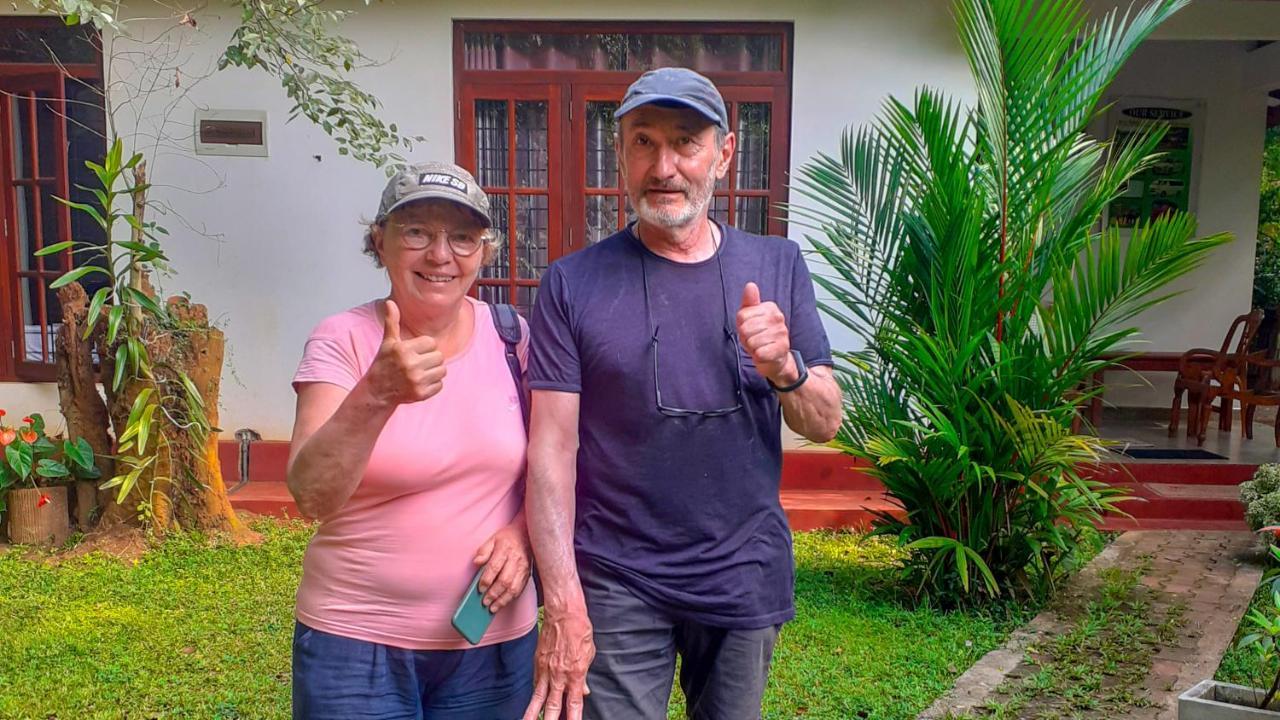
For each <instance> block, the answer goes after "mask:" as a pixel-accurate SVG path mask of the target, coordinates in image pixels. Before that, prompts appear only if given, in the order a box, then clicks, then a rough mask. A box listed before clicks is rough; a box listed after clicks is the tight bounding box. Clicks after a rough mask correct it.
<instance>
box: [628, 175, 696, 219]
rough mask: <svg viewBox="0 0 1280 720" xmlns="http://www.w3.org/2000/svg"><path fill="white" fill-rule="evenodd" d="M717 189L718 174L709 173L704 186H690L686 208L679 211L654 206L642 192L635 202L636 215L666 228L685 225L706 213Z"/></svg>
mask: <svg viewBox="0 0 1280 720" xmlns="http://www.w3.org/2000/svg"><path fill="white" fill-rule="evenodd" d="M715 189H716V176H715V173H711V174H709V175H707V181H706V183H705V184H704V185H703V186H702V187H700V188H690V189H689V190H688V191H686V194H685V197H686V198H688V202H687V203H686V204H685V207H684V210H682V211H679V212H677V211H672V210H667V209H664V208H656V207H652V206H651V205H649V201H648V197H647V196H646V195H645V194H643V193H641V195H640V198H639V200H638V201H637V202H636V203H635V207H636V216H637V217H639V218H640V219H641V220H643V221H645V222H646V223H647V224H649V225H657V226H658V227H664V228H679V227H684V226H686V225H688V224H689V223H691V222H693V221H694V220H697V219H698V218H699V217H701V216H703V215H705V214H706V212H707V208H708V206H710V205H711V196H712V194H714V193H715Z"/></svg>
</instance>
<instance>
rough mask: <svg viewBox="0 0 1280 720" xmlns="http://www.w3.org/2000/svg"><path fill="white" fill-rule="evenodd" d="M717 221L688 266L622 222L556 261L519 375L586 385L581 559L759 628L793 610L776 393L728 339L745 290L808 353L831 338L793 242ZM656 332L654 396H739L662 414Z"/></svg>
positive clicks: (575, 388) (723, 622)
mask: <svg viewBox="0 0 1280 720" xmlns="http://www.w3.org/2000/svg"><path fill="white" fill-rule="evenodd" d="M722 231H723V241H722V243H721V245H720V248H719V250H718V251H717V255H716V256H713V257H712V258H711V259H709V260H705V261H702V262H698V263H677V262H673V261H670V260H667V259H665V258H663V257H661V256H659V255H656V254H654V253H652V252H651V251H649V250H648V249H647V248H645V247H644V245H643V244H642V243H641V242H640V240H639V239H638V238H637V237H636V236H635V235H634V234H633V232H632V231H631V229H626V230H622V231H620V232H618V233H615V234H614V235H612V236H610V237H609V238H607V239H606V240H604V241H602V242H600V243H598V244H596V245H593V246H591V247H589V248H586V249H584V250H581V251H579V252H576V253H574V254H572V255H569V256H567V257H564V258H561V259H560V260H558V261H556V262H555V263H552V265H551V267H550V268H549V269H548V270H547V272H546V274H545V275H544V276H543V278H542V284H541V287H540V288H539V291H538V296H537V303H536V305H535V307H534V311H533V320H532V323H531V350H530V360H529V385H530V387H531V388H533V389H534V390H556V391H563V392H574V393H579V394H580V395H581V397H580V405H579V407H580V420H579V430H578V432H579V451H578V462H577V466H578V479H577V517H576V526H575V533H574V538H575V543H574V544H575V548H576V551H577V556H578V562H579V563H593V564H594V565H595V566H596V567H599V568H601V569H603V570H604V571H606V572H609V573H610V574H612V575H615V576H616V577H617V578H618V579H619V581H621V582H622V583H624V584H625V585H626V586H627V587H628V588H629V589H630V590H631V591H632V592H634V593H635V594H636V595H638V596H639V597H641V598H643V599H644V600H645V601H646V602H649V603H650V604H652V605H654V606H655V607H658V608H661V609H663V610H666V611H668V612H670V613H672V614H673V615H674V616H676V617H678V618H683V619H688V620H693V621H696V622H702V623H707V624H711V625H715V626H718V627H726V628H760V627H766V626H769V625H776V624H779V623H782V622H785V621H787V620H790V619H791V618H792V617H794V615H795V608H794V603H793V597H792V596H793V587H794V584H795V578H794V576H795V568H794V562H793V559H792V552H791V532H790V529H789V528H788V525H787V519H786V515H785V514H784V513H783V511H782V506H781V504H780V502H779V499H778V485H779V482H780V479H781V471H782V441H781V422H782V412H781V406H780V405H779V402H778V398H777V396H776V395H775V394H774V392H773V391H772V389H771V388H770V387H769V385H768V383H767V382H766V381H765V379H764V377H763V376H761V375H760V373H759V372H757V371H756V369H755V366H754V364H753V363H752V361H751V357H750V356H749V355H748V354H747V353H746V352H745V351H744V350H742V349H741V347H740V345H739V344H738V343H737V342H736V330H735V328H736V321H735V316H736V315H737V312H738V308H739V306H740V305H741V301H742V290H743V287H744V286H745V285H746V284H747V283H748V282H754V283H756V284H757V285H758V286H759V287H760V296H761V298H762V299H763V300H765V301H770V300H771V301H773V302H775V303H777V305H778V307H779V308H780V309H781V310H782V313H783V315H785V316H786V318H787V327H788V329H789V331H790V335H791V346H792V347H793V348H795V349H797V350H799V351H800V353H801V355H803V357H804V359H805V364H806V365H809V366H813V365H830V364H831V348H830V345H829V344H828V342H827V337H826V333H825V332H824V331H823V328H822V323H821V321H820V320H819V318H818V311H817V307H816V304H815V302H814V293H813V285H812V282H811V281H810V279H809V271H808V268H807V267H806V266H805V263H804V259H803V257H802V256H801V254H800V248H799V246H797V245H796V244H795V243H794V242H791V241H790V240H786V239H784V238H778V237H761V236H758V235H751V234H748V233H744V232H741V231H739V230H736V229H734V228H722ZM646 279H647V284H648V299H647V301H646V297H645V295H646V293H645V282H646ZM655 329H656V331H657V336H658V343H657V345H656V353H657V359H658V370H657V377H656V382H657V386H658V389H660V390H661V394H662V405H663V406H664V407H667V408H676V409H686V410H701V411H710V410H723V409H728V408H732V407H734V406H735V405H736V404H737V402H738V400H737V398H738V395H737V393H736V392H735V391H736V388H738V387H741V398H742V401H741V404H742V407H741V409H739V410H736V411H734V412H730V413H728V414H723V415H720V416H715V417H704V416H685V417H672V416H669V415H665V414H663V413H661V412H659V409H658V402H657V397H656V392H655V372H654V358H655V345H654V343H653V336H654V331H655ZM726 330H727V331H728V334H727V333H726ZM735 354H737V355H738V357H737V358H736V359H735V357H734V356H735ZM739 366H740V367H741V372H740V373H739V371H738V368H739Z"/></svg>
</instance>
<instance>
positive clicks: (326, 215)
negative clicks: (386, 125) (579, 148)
mask: <svg viewBox="0 0 1280 720" xmlns="http://www.w3.org/2000/svg"><path fill="white" fill-rule="evenodd" d="M7 5H8V4H6V7H7ZM1234 5H1238V6H1241V7H1243V6H1248V7H1247V9H1249V10H1251V11H1253V10H1257V9H1258V8H1256V7H1254V6H1256V5H1260V4H1259V3H1235V4H1234ZM947 6H948V4H947V3H946V2H943V1H942V0H898V1H894V2H888V1H882V0H851V1H848V2H838V1H833V0H827V1H817V0H810V1H805V2H800V1H793V2H786V3H782V2H777V1H776V0H768V1H763V0H731V1H726V0H703V1H702V2H699V3H696V4H694V3H688V2H670V1H667V2H651V3H647V4H645V5H643V6H640V5H636V4H634V3H622V2H616V1H614V0H591V1H590V2H587V1H582V0H576V1H571V2H556V3H549V2H548V3H534V2H517V1H515V0H499V1H496V2H488V3H474V2H459V1H450V2H425V1H423V2H379V3H375V4H374V5H373V6H372V7H369V8H365V7H364V5H363V4H362V3H357V4H356V5H353V6H352V7H353V8H355V9H357V10H358V15H357V16H355V17H354V18H353V19H351V20H350V21H349V22H348V23H347V25H346V27H345V28H344V29H345V31H346V32H347V33H348V34H349V35H350V36H351V37H353V38H355V39H356V40H357V41H358V42H359V43H360V45H361V47H362V48H363V49H364V50H365V51H366V53H367V54H369V55H370V56H371V57H373V58H376V59H383V60H386V63H385V64H384V65H382V66H380V67H378V68H376V69H370V70H366V71H363V72H362V73H361V74H360V80H361V82H363V83H364V84H365V86H366V87H367V88H368V89H370V90H372V91H373V92H374V93H375V94H377V95H378V97H379V98H380V99H381V100H382V101H383V102H384V104H385V108H384V112H383V116H384V117H386V118H388V119H390V120H393V121H395V122H396V123H398V125H399V126H400V127H401V129H402V130H403V131H406V132H408V133H410V134H417V135H423V136H425V137H426V138H427V141H426V142H425V143H423V144H422V145H420V146H419V147H417V148H415V150H414V152H413V153H412V157H413V158H415V159H418V158H421V159H426V158H452V157H453V148H454V140H453V133H454V105H453V102H454V97H453V87H452V78H453V65H452V62H453V56H452V21H453V20H454V19H477V18H510V19H582V20H590V19H626V20H646V19H651V20H712V21H716V20H725V21H728V20H772V21H788V22H793V23H794V27H795V51H794V79H793V105H792V114H791V122H792V137H791V165H792V170H794V169H795V168H796V167H797V166H798V165H800V164H801V163H803V162H804V161H805V159H806V158H808V157H810V156H812V155H813V154H814V153H815V152H817V151H819V150H833V149H834V148H835V147H836V144H837V142H838V138H839V136H840V132H841V131H842V130H843V129H844V128H845V127H847V126H848V125H850V124H858V123H862V122H865V121H867V120H869V119H870V118H871V117H872V116H873V115H874V114H875V113H876V111H877V110H878V108H879V107H880V104H881V102H882V101H883V99H884V97H885V96H886V95H887V94H890V93H893V94H896V95H899V96H901V97H908V96H909V95H910V93H911V92H912V90H913V89H914V88H915V87H916V86H918V85H921V84H930V85H932V86H935V87H940V88H942V89H945V90H948V91H950V92H953V93H956V94H959V95H961V96H967V95H968V93H969V90H968V71H967V66H966V64H965V63H964V61H963V59H962V57H961V55H960V52H959V47H958V45H957V43H956V41H955V39H954V31H953V27H952V22H951V18H950V15H949V12H948V9H947ZM1273 7H1274V11H1273V12H1280V7H1275V6H1273ZM215 8H216V6H215ZM1193 9H1194V8H1193ZM218 12H219V11H218V10H217V9H209V10H206V11H202V12H200V13H199V14H198V15H197V16H196V19H197V21H198V23H199V30H198V31H197V32H196V33H195V36H194V37H193V38H192V41H191V43H190V44H187V43H184V44H183V45H182V47H181V48H180V49H179V50H180V52H181V53H183V54H184V55H185V56H188V57H189V58H190V60H189V61H188V62H187V67H189V68H191V70H190V71H184V72H185V77H183V78H179V79H178V80H179V82H186V83H187V84H186V85H182V86H181V87H183V88H185V87H188V86H189V85H190V82H191V81H192V80H193V79H195V77H196V76H198V75H200V74H201V73H202V71H203V70H207V69H208V68H209V67H210V66H211V65H212V63H213V61H214V59H215V58H216V57H217V55H218V54H219V53H220V51H221V49H222V48H223V46H224V44H225V38H226V36H227V33H228V32H229V31H230V28H231V27H233V21H234V16H233V15H232V14H231V13H229V12H227V11H225V10H223V11H222V12H223V13H224V15H225V17H217V13H218ZM1267 17H1270V15H1268V16H1267ZM1247 19H1248V20H1249V21H1250V22H1252V23H1253V24H1254V26H1255V27H1258V21H1257V18H1256V17H1253V16H1250V17H1248V18H1247ZM1277 24H1280V18H1277ZM1245 28H1247V24H1243V25H1241V27H1237V28H1235V31H1237V32H1243V31H1244V29H1245ZM1228 29H1230V28H1228ZM1215 32H1226V31H1223V30H1216V31H1215ZM1277 34H1280V31H1278V32H1277ZM188 35H190V33H188ZM1147 62H1148V65H1149V64H1150V63H1151V62H1154V61H1147ZM1202 75H1203V74H1202ZM1201 79H1202V80H1203V85H1187V86H1180V87H1175V88H1172V89H1171V90H1170V91H1169V92H1175V91H1176V92H1178V93H1200V92H1210V91H1214V92H1217V93H1218V94H1222V91H1221V90H1220V89H1219V88H1215V87H1214V86H1213V83H1212V77H1202V78H1201ZM165 82H166V83H168V82H169V81H168V79H166V80H165ZM1143 91H1144V93H1148V94H1149V92H1150V87H1149V86H1148V87H1144V88H1143ZM1214 97H1217V95H1214ZM189 100H190V102H189V103H188V104H187V105H185V106H183V107H181V108H180V109H179V110H178V112H177V113H176V114H174V115H173V116H172V121H173V122H172V124H171V125H170V134H172V135H175V136H180V137H179V138H178V143H179V145H182V146H183V147H189V146H190V139H189V138H188V137H187V134H189V132H190V122H191V117H192V114H193V112H194V107H195V105H199V106H202V107H209V108H218V109H240V110H265V111H266V112H267V113H268V116H269V121H268V122H269V126H268V142H269V147H270V157H269V158H267V159H258V158H242V157H235V158H224V157H210V156H202V157H200V158H195V157H193V156H192V155H191V154H190V153H189V152H188V151H186V150H181V151H179V150H177V149H175V150H169V151H163V152H161V153H160V155H159V156H158V157H156V158H155V160H154V161H153V163H152V177H153V179H154V180H155V182H156V183H157V184H158V186H157V188H156V189H155V193H156V198H157V199H159V200H162V201H163V202H164V203H166V204H167V205H168V206H170V207H171V209H172V213H171V214H170V215H168V216H166V217H160V218H157V219H158V220H160V222H161V223H162V224H164V225H166V226H167V227H168V228H169V229H170V230H171V232H172V234H173V237H172V239H171V241H170V242H169V243H168V246H167V247H168V252H169V254H170V256H171V257H172V259H173V267H174V270H175V272H176V274H175V276H174V277H171V278H161V279H160V280H159V284H160V285H161V286H162V288H163V289H164V290H165V291H166V292H170V293H173V292H179V291H186V292H189V293H190V294H191V296H192V297H193V298H194V299H195V300H197V301H199V302H202V303H204V304H206V305H207V306H208V308H209V311H210V315H211V316H212V317H213V318H215V319H216V320H218V321H219V323H220V324H221V325H222V327H223V328H224V329H225V331H226V333H227V338H228V357H227V371H226V372H225V373H224V379H223V396H222V404H223V408H222V419H221V423H220V425H221V426H222V427H223V428H224V429H226V430H228V431H230V430H234V429H236V428H239V427H252V428H255V429H257V430H258V431H259V432H261V433H262V435H263V436H264V437H265V438H267V439H283V438H287V437H288V434H289V431H290V427H291V424H292V419H293V393H292V391H291V390H290V388H289V378H290V377H291V375H292V373H293V370H294V368H295V366H296V363H297V360H298V357H299V354H300V352H301V348H302V345H303V341H304V340H305V338H306V336H307V334H308V332H309V331H310V329H311V328H312V327H313V326H314V325H315V323H316V322H318V321H319V320H320V319H321V318H323V317H325V316H326V315H329V314H331V313H334V312H338V311H340V310H342V309H344V308H347V307H349V306H352V305H355V304H358V303H360V302H363V301H366V300H368V299H370V298H373V297H378V296H381V295H382V294H383V293H384V292H385V288H386V285H385V279H384V277H383V275H382V274H381V272H380V271H377V270H375V269H374V268H373V266H372V265H371V264H370V263H369V261H368V259H367V258H365V257H364V256H363V255H361V253H360V233H361V228H360V226H359V221H360V219H361V218H362V217H368V216H370V215H372V213H373V212H374V210H375V207H376V202H377V196H378V192H379V191H380V189H381V186H382V184H383V182H384V177H383V175H382V173H381V172H380V171H378V170H375V169H373V168H370V167H367V166H364V165H361V164H359V163H356V162H355V161H352V160H350V159H347V158H343V157H341V156H339V155H338V154H337V153H336V149H335V146H334V144H333V143H332V141H331V140H329V138H328V137H327V136H325V135H324V134H323V133H322V132H321V131H320V130H318V129H316V128H314V127H312V126H311V125H310V124H308V123H307V122H306V121H305V120H298V121H295V122H293V123H289V124H286V123H285V118H286V116H287V111H288V104H287V102H286V99H285V98H284V94H283V91H282V90H281V89H280V87H279V86H278V85H277V84H276V83H275V82H273V81H272V80H271V79H269V78H267V77H266V76H265V75H263V74H261V73H255V72H252V71H245V70H231V71H226V72H222V73H217V74H214V75H212V76H210V77H209V78H207V79H205V80H203V81H201V82H200V83H199V84H198V85H196V86H195V88H194V90H193V91H192V93H191V95H190V96H189ZM1260 103H1261V100H1258V101H1256V102H1252V103H1246V102H1244V101H1243V99H1240V98H1234V99H1232V100H1231V104H1230V105H1229V106H1228V107H1226V108H1225V109H1224V110H1222V111H1221V112H1219V111H1216V110H1213V109H1211V113H1212V116H1211V123H1213V124H1212V125H1211V126H1210V131H1211V136H1210V137H1209V138H1208V141H1209V142H1210V143H1211V144H1210V147H1211V148H1216V147H1217V143H1218V142H1221V143H1222V144H1223V145H1224V147H1226V148H1227V150H1225V151H1224V152H1227V155H1226V157H1227V158H1228V159H1224V160H1223V161H1222V162H1221V163H1220V165H1215V166H1214V167H1213V168H1212V169H1211V168H1209V167H1208V166H1206V174H1205V175H1203V176H1202V178H1204V179H1208V178H1210V177H1217V176H1219V175H1231V174H1232V172H1233V171H1232V168H1237V169H1239V168H1243V169H1244V170H1243V172H1244V174H1245V175H1247V176H1249V177H1251V178H1252V182H1253V185H1254V187H1256V166H1257V154H1258V152H1259V151H1260V130H1259V129H1257V127H1256V126H1257V120H1256V118H1257V114H1258V112H1260V111H1261V110H1260V108H1261V105H1260ZM126 114H127V113H126ZM1249 117H1252V118H1255V119H1254V120H1249V119H1248V118H1249ZM152 124H153V123H152ZM130 125H131V123H128V122H122V123H121V129H122V130H126V129H128V127H129V126H130ZM144 125H146V123H144ZM1251 128H1252V129H1251ZM1246 136H1247V137H1248V138H1252V139H1246ZM1215 138H1218V140H1215ZM1250 173H1252V175H1250ZM1243 184H1247V183H1242V182H1236V183H1234V185H1233V187H1239V186H1242V185H1243ZM1209 200H1211V201H1212V202H1205V201H1204V199H1203V198H1202V203H1201V206H1202V209H1203V210H1209V209H1210V206H1214V205H1216V204H1217V203H1222V209H1221V210H1216V209H1215V210H1214V211H1213V212H1210V213H1209V214H1208V216H1206V218H1205V223H1204V226H1205V228H1206V229H1218V228H1222V229H1234V230H1236V231H1240V230H1242V229H1243V230H1249V228H1247V227H1243V226H1245V225H1247V224H1248V223H1246V222H1244V221H1243V220H1242V218H1252V217H1254V215H1255V213H1250V212H1249V208H1248V203H1249V202H1250V201H1249V200H1248V199H1247V198H1241V197H1234V196H1228V194H1227V193H1223V196H1222V197H1217V196H1215V197H1212V198H1209ZM1256 200H1257V199H1256V193H1255V194H1254V197H1253V199H1252V202H1253V203H1255V204H1256ZM179 218H181V219H179ZM1250 222H1252V220H1250ZM792 232H793V234H794V235H795V236H796V239H801V238H800V237H799V232H798V231H797V230H795V229H793V231H792ZM1246 245H1247V246H1248V247H1245V246H1246ZM1228 252H1229V253H1230V258H1229V264H1230V265H1231V269H1229V270H1226V271H1217V272H1219V275H1217V276H1214V274H1213V273H1205V274H1204V275H1205V277H1204V278H1203V281H1204V282H1206V283H1212V287H1213V288H1214V294H1213V295H1211V296H1210V297H1212V298H1213V300H1212V303H1213V304H1214V306H1215V307H1214V309H1212V310H1210V311H1206V312H1204V313H1202V315H1201V316H1197V317H1198V318H1199V320H1198V321H1197V325H1198V326H1203V327H1201V328H1200V329H1201V330H1202V331H1203V332H1201V333H1200V334H1197V332H1195V331H1193V330H1192V329H1188V328H1185V327H1181V326H1180V323H1181V322H1182V321H1181V320H1179V319H1178V318H1177V317H1173V316H1162V315H1160V314H1159V313H1156V314H1153V316H1152V317H1151V318H1150V319H1149V324H1150V330H1151V334H1152V336H1153V337H1155V338H1158V339H1159V341H1160V342H1161V343H1162V344H1163V343H1166V342H1167V343H1171V344H1173V345H1174V346H1181V345H1185V344H1186V342H1190V341H1193V340H1195V341H1197V342H1200V341H1203V340H1204V339H1207V338H1208V335H1209V334H1212V333H1208V330H1207V329H1208V328H1209V327H1210V326H1212V332H1215V333H1216V332H1219V331H1218V330H1217V327H1219V326H1220V323H1219V320H1220V319H1221V318H1222V317H1225V316H1228V315H1230V314H1234V311H1235V310H1234V309H1235V307H1236V306H1237V305H1238V304H1239V302H1237V300H1239V299H1240V298H1244V299H1245V301H1247V296H1248V291H1247V287H1248V284H1249V283H1248V280H1249V278H1248V274H1247V273H1248V272H1249V271H1248V269H1247V268H1249V267H1251V262H1250V261H1249V260H1250V258H1251V257H1252V245H1251V244H1249V243H1238V244H1237V245H1235V246H1233V247H1232V248H1231V249H1230V250H1229V251H1228ZM1223 264H1226V261H1225V260H1224V263H1223ZM1197 294H1200V291H1199V290H1197ZM1179 307H1182V306H1179ZM1228 307H1230V308H1231V309H1230V310H1228V309H1227V308H1228ZM1166 317H1168V319H1165V318H1166ZM829 329H830V330H831V331H832V339H833V344H834V345H836V346H837V347H848V346H849V344H850V342H851V340H850V338H849V336H848V335H847V334H845V333H843V332H840V331H839V330H838V329H837V328H835V327H834V326H833V325H831V324H829ZM1206 333H1208V334H1206ZM1161 349H1167V348H1163V347H1162V348H1161ZM28 404H34V405H36V407H28V406H27V405H28ZM17 405H22V406H23V407H21V408H19V407H16V406H17ZM9 406H15V407H10V408H9V409H11V410H20V411H23V412H26V411H30V410H42V411H46V412H51V411H53V410H56V394H55V393H53V392H52V391H51V390H50V389H49V388H48V386H45V387H44V388H41V389H37V388H35V387H32V386H25V387H24V386H16V385H12V384H10V385H0V407H9Z"/></svg>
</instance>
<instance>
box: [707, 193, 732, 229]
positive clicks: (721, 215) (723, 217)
mask: <svg viewBox="0 0 1280 720" xmlns="http://www.w3.org/2000/svg"><path fill="white" fill-rule="evenodd" d="M711 217H712V219H714V220H715V221H716V222H718V223H720V224H721V225H728V224H729V198H728V197H727V196H725V195H716V196H714V197H712V198H711Z"/></svg>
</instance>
